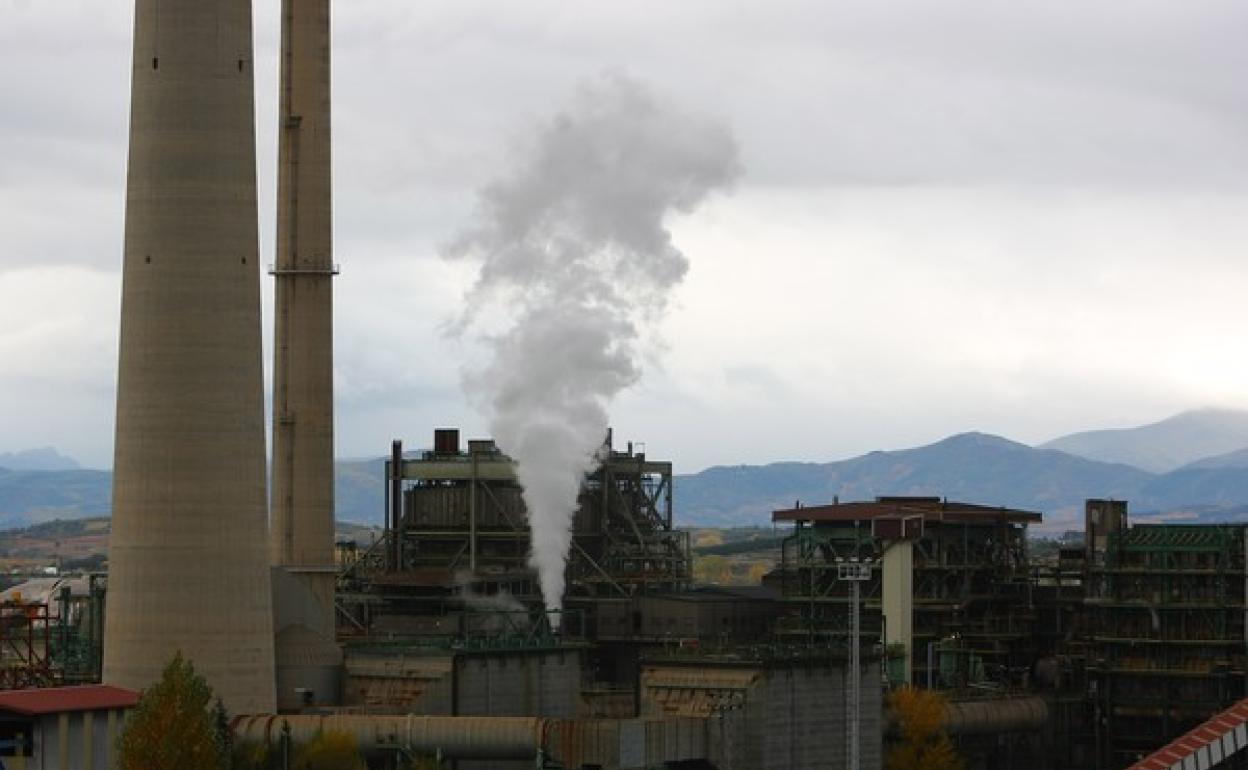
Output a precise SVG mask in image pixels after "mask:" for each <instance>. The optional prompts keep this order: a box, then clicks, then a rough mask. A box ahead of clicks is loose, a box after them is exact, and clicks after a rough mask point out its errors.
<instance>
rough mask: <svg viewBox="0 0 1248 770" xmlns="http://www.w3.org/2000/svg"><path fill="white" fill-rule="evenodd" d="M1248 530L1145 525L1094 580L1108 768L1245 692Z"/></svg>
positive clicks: (1113, 548) (1095, 678) (1112, 542)
mask: <svg viewBox="0 0 1248 770" xmlns="http://www.w3.org/2000/svg"><path fill="white" fill-rule="evenodd" d="M1246 548H1248V526H1246V525H1240V524H1233V525H1227V524H1224V525H1184V524H1164V525H1148V524H1142V525H1136V526H1134V527H1132V528H1130V529H1127V530H1123V531H1121V532H1116V533H1113V534H1111V535H1110V536H1109V538H1108V542H1107V547H1106V550H1105V553H1104V558H1103V560H1102V559H1098V560H1097V561H1096V563H1093V564H1091V565H1090V566H1089V572H1088V578H1087V598H1086V599H1085V604H1086V607H1087V623H1088V637H1089V643H1090V646H1091V649H1090V659H1089V665H1088V672H1089V677H1090V688H1091V692H1092V694H1093V697H1094V701H1095V709H1096V712H1097V713H1096V723H1097V726H1098V728H1100V736H1099V740H1098V745H1099V750H1098V755H1099V761H1100V766H1101V767H1104V768H1107V769H1108V768H1117V767H1120V766H1124V765H1126V764H1129V763H1130V760H1132V759H1133V758H1134V757H1135V756H1137V755H1139V754H1140V753H1141V752H1145V753H1147V752H1148V751H1151V750H1152V749H1153V748H1155V747H1156V746H1157V745H1159V743H1164V742H1165V741H1167V740H1170V739H1171V738H1174V737H1176V736H1177V735H1179V734H1181V733H1183V732H1184V731H1186V730H1188V729H1190V728H1191V727H1193V726H1195V725H1196V724H1198V723H1200V722H1201V721H1202V720H1204V719H1206V718H1207V717H1208V716H1209V715H1210V714H1212V713H1214V712H1216V711H1218V710H1220V709H1222V708H1224V707H1226V706H1228V705H1230V704H1231V703H1233V702H1234V701H1236V700H1239V699H1240V698H1243V697H1244V677H1245V666H1244V663H1245V648H1246V645H1248V636H1246V633H1248V628H1246V627H1245V612H1246V611H1248V608H1246V607H1245V603H1244V595H1245V593H1244V589H1245V579H1246V577H1245V571H1244V563H1245V562H1244V554H1245V549H1246Z"/></svg>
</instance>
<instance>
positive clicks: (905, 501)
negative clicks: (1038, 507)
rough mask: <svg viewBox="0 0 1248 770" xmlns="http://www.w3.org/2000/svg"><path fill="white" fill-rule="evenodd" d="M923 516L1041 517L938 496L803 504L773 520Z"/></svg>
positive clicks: (975, 519)
mask: <svg viewBox="0 0 1248 770" xmlns="http://www.w3.org/2000/svg"><path fill="white" fill-rule="evenodd" d="M906 516H922V517H923V520H924V521H925V522H941V521H947V522H959V523H961V522H968V523H984V524H988V523H996V522H1009V523H1013V524H1028V523H1038V522H1039V521H1040V520H1041V518H1042V516H1041V514H1039V513H1036V512H1035V511H1023V510H1018V509H1016V508H1006V507H1004V506H1001V507H994V506H990V505H973V504H971V503H958V502H951V501H948V500H945V499H943V498H939V497H877V498H875V499H874V500H868V501H861V502H852V503H841V502H835V503H833V504H832V505H807V506H804V505H801V504H800V503H799V504H798V505H797V507H795V508H785V509H781V510H778V511H773V512H772V514H771V519H772V521H870V520H872V519H882V518H897V517H906Z"/></svg>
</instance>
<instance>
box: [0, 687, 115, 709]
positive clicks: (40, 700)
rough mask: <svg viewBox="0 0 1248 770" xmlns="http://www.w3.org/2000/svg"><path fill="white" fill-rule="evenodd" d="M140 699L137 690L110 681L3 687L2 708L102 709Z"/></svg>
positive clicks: (112, 707) (0, 699) (0, 700)
mask: <svg viewBox="0 0 1248 770" xmlns="http://www.w3.org/2000/svg"><path fill="white" fill-rule="evenodd" d="M138 702H139V694H138V693H137V692H135V691H134V690H124V689H122V688H120V687H113V686H112V685H107V684H88V685H82V686H79V687H47V688H44V689H37V690H0V711H7V712H9V713H11V714H22V715H25V716H37V715H40V714H59V713H61V712H62V711H100V710H104V709H126V708H132V707H133V706H134V704H136V703H138Z"/></svg>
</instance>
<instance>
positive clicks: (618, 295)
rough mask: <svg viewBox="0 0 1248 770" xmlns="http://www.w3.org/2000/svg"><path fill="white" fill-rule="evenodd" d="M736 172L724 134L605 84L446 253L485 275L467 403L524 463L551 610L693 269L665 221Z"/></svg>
mask: <svg viewBox="0 0 1248 770" xmlns="http://www.w3.org/2000/svg"><path fill="white" fill-rule="evenodd" d="M739 168H740V166H739V163H738V159H737V148H736V143H735V141H734V140H733V137H732V135H731V134H730V133H729V131H728V130H727V129H726V128H725V127H723V126H721V125H718V124H716V123H714V122H712V121H709V120H705V119H701V118H698V117H695V116H692V115H689V114H687V113H685V112H684V111H682V110H680V109H678V108H676V107H674V106H672V105H670V104H667V103H665V102H664V101H663V100H661V99H660V98H658V97H657V96H655V95H654V94H652V93H651V92H650V91H649V90H648V89H647V88H645V87H644V86H642V85H641V84H640V83H637V82H635V81H633V80H630V79H627V78H624V77H618V76H613V77H604V78H601V79H598V80H595V81H594V82H592V83H590V84H587V85H585V86H583V87H582V88H580V89H579V90H578V91H577V92H576V94H575V96H574V98H573V99H572V100H571V102H570V104H569V105H568V106H567V107H566V108H565V109H564V110H563V111H561V112H560V113H559V114H557V115H556V116H555V117H554V118H553V119H552V120H550V121H549V122H548V123H546V124H544V125H542V126H541V127H540V128H539V130H538V131H537V132H536V133H535V135H534V136H532V138H531V140H530V142H529V143H528V145H527V146H526V147H525V148H524V150H523V151H522V152H521V153H519V156H518V160H517V163H516V165H515V166H514V168H512V169H511V170H510V172H509V173H507V174H505V175H504V176H502V177H501V178H499V179H498V180H496V181H494V182H493V183H492V184H490V185H488V186H486V187H485V188H484V189H483V190H482V191H481V193H480V201H479V206H478V212H477V215H476V217H475V218H474V220H473V221H472V222H471V223H470V225H469V226H468V227H467V228H465V229H464V230H463V231H462V232H461V233H460V235H459V237H458V238H457V239H456V240H455V241H454V243H453V244H452V245H451V247H450V248H449V249H448V255H449V256H452V257H460V258H468V259H475V260H478V261H479V262H480V273H479V275H478V277H477V281H476V283H475V285H474V286H473V287H472V289H471V290H470V291H469V292H468V295H467V297H466V304H465V311H464V316H463V318H462V319H461V320H460V326H459V329H460V331H463V330H466V329H470V328H471V329H475V330H476V332H477V334H478V335H479V336H480V337H481V339H482V340H483V341H484V342H485V344H486V348H487V349H488V351H489V356H490V358H489V361H488V363H486V364H485V365H484V366H483V367H480V368H477V369H475V370H473V371H467V372H466V373H465V378H464V381H465V389H466V391H467V392H468V394H469V396H470V397H471V398H472V399H473V401H474V402H475V403H476V404H477V405H478V406H479V407H480V408H482V409H483V410H484V411H485V412H486V414H487V415H488V417H489V421H490V429H491V431H492V432H493V435H494V438H495V439H496V440H497V442H498V444H499V446H500V448H501V449H502V450H503V451H505V452H506V453H507V454H509V455H510V456H511V457H512V458H513V459H514V460H515V461H516V463H517V474H518V476H519V480H520V484H521V486H522V487H523V489H524V498H525V504H526V506H527V508H528V511H529V525H530V527H531V529H532V533H533V538H532V542H533V546H532V552H531V553H530V556H529V561H530V564H531V565H532V566H533V567H534V568H535V569H537V571H538V575H539V579H540V583H541V589H542V597H543V599H544V601H545V604H546V607H547V609H548V610H557V609H560V608H561V607H562V604H563V591H564V566H565V562H566V559H567V557H568V549H569V547H570V544H571V539H572V532H571V527H572V517H573V514H574V512H575V510H576V505H577V496H578V493H579V491H580V487H581V483H582V480H583V478H584V476H585V474H586V473H587V472H589V471H591V470H593V467H594V461H595V455H596V453H597V451H598V450H599V448H600V447H601V446H602V443H603V440H604V438H605V437H606V432H607V407H608V405H609V404H610V403H611V401H612V400H613V399H614V398H615V397H616V395H617V394H619V393H620V391H621V390H623V389H624V388H627V387H628V386H630V385H631V384H633V383H634V382H636V381H637V379H638V378H639V377H640V376H641V365H640V358H639V350H638V341H639V336H640V334H641V332H642V330H643V329H644V328H645V327H647V326H649V325H651V324H653V323H654V322H655V321H657V320H658V318H659V317H660V316H661V315H662V313H663V311H664V309H665V308H666V306H667V303H668V299H669V295H670V293H671V291H672V289H673V288H674V287H675V286H677V285H678V284H679V283H680V281H681V280H682V279H683V277H684V275H685V273H686V271H687V270H688V266H689V264H688V260H687V259H686V258H685V256H684V254H682V253H681V252H680V251H679V250H678V249H677V248H676V247H675V246H674V245H673V243H672V238H671V233H670V232H669V231H668V228H667V219H668V217H670V216H672V215H674V214H687V213H689V212H691V211H692V210H693V209H694V208H695V207H696V206H697V205H698V204H699V203H701V202H702V201H703V200H704V199H705V198H706V196H707V195H708V194H710V193H712V192H714V191H716V190H718V189H721V188H725V187H727V186H729V185H730V184H731V183H732V181H733V180H734V179H735V177H736V176H737V174H738V173H739ZM486 319H490V320H492V321H494V322H495V326H497V327H498V329H491V330H487V329H486V328H485V327H486V326H487V325H488V324H487V321H486Z"/></svg>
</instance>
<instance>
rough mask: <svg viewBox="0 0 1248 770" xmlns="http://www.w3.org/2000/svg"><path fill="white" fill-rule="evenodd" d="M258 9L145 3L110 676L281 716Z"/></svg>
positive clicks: (139, 9) (137, 70)
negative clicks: (199, 687) (179, 656)
mask: <svg viewBox="0 0 1248 770" xmlns="http://www.w3.org/2000/svg"><path fill="white" fill-rule="evenodd" d="M253 81H254V72H253V56H252V15H251V2H250V0H229V1H228V2H226V1H224V0H222V1H221V2H201V1H200V0H136V3H135V25H134V57H133V68H132V80H131V85H132V88H131V113H130V157H129V169H128V176H127V183H126V222H125V248H124V265H123V270H122V299H121V335H120V356H119V363H118V370H117V371H118V376H117V423H116V441H115V458H114V463H113V468H114V475H113V504H112V539H111V543H110V546H109V583H108V588H109V590H108V604H107V608H106V613H107V621H106V623H105V645H104V667H103V678H104V681H105V682H106V683H109V684H115V685H119V686H122V687H126V688H130V689H141V688H143V687H146V686H147V685H149V684H151V683H152V682H153V681H155V680H156V679H157V677H158V676H159V675H160V671H161V669H162V668H163V666H164V665H165V663H166V662H167V661H168V660H169V659H170V658H171V657H172V656H173V654H174V653H175V652H176V651H177V650H182V651H183V652H184V653H185V654H186V655H187V656H188V657H190V658H191V659H193V660H194V661H195V665H196V668H197V669H198V670H199V671H200V672H202V673H203V674H204V675H205V676H206V677H207V678H208V680H209V682H210V683H211V684H212V686H213V688H214V689H215V690H216V691H217V693H219V694H220V695H221V697H222V698H223V699H224V701H225V704H226V706H227V707H228V708H229V709H231V710H232V711H235V712H264V711H271V710H272V709H273V708H274V706H275V701H274V670H273V610H272V600H271V595H270V576H269V565H268V561H269V559H268V555H269V547H268V526H267V519H268V506H267V497H266V494H265V478H266V469H265V426H264V393H263V387H264V385H263V367H262V363H261V345H260V340H261V335H260V271H259V267H260V266H259V244H258V235H257V209H256V157H255V156H256V149H255V148H256V142H255V115H254V106H255V102H254V85H253Z"/></svg>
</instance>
